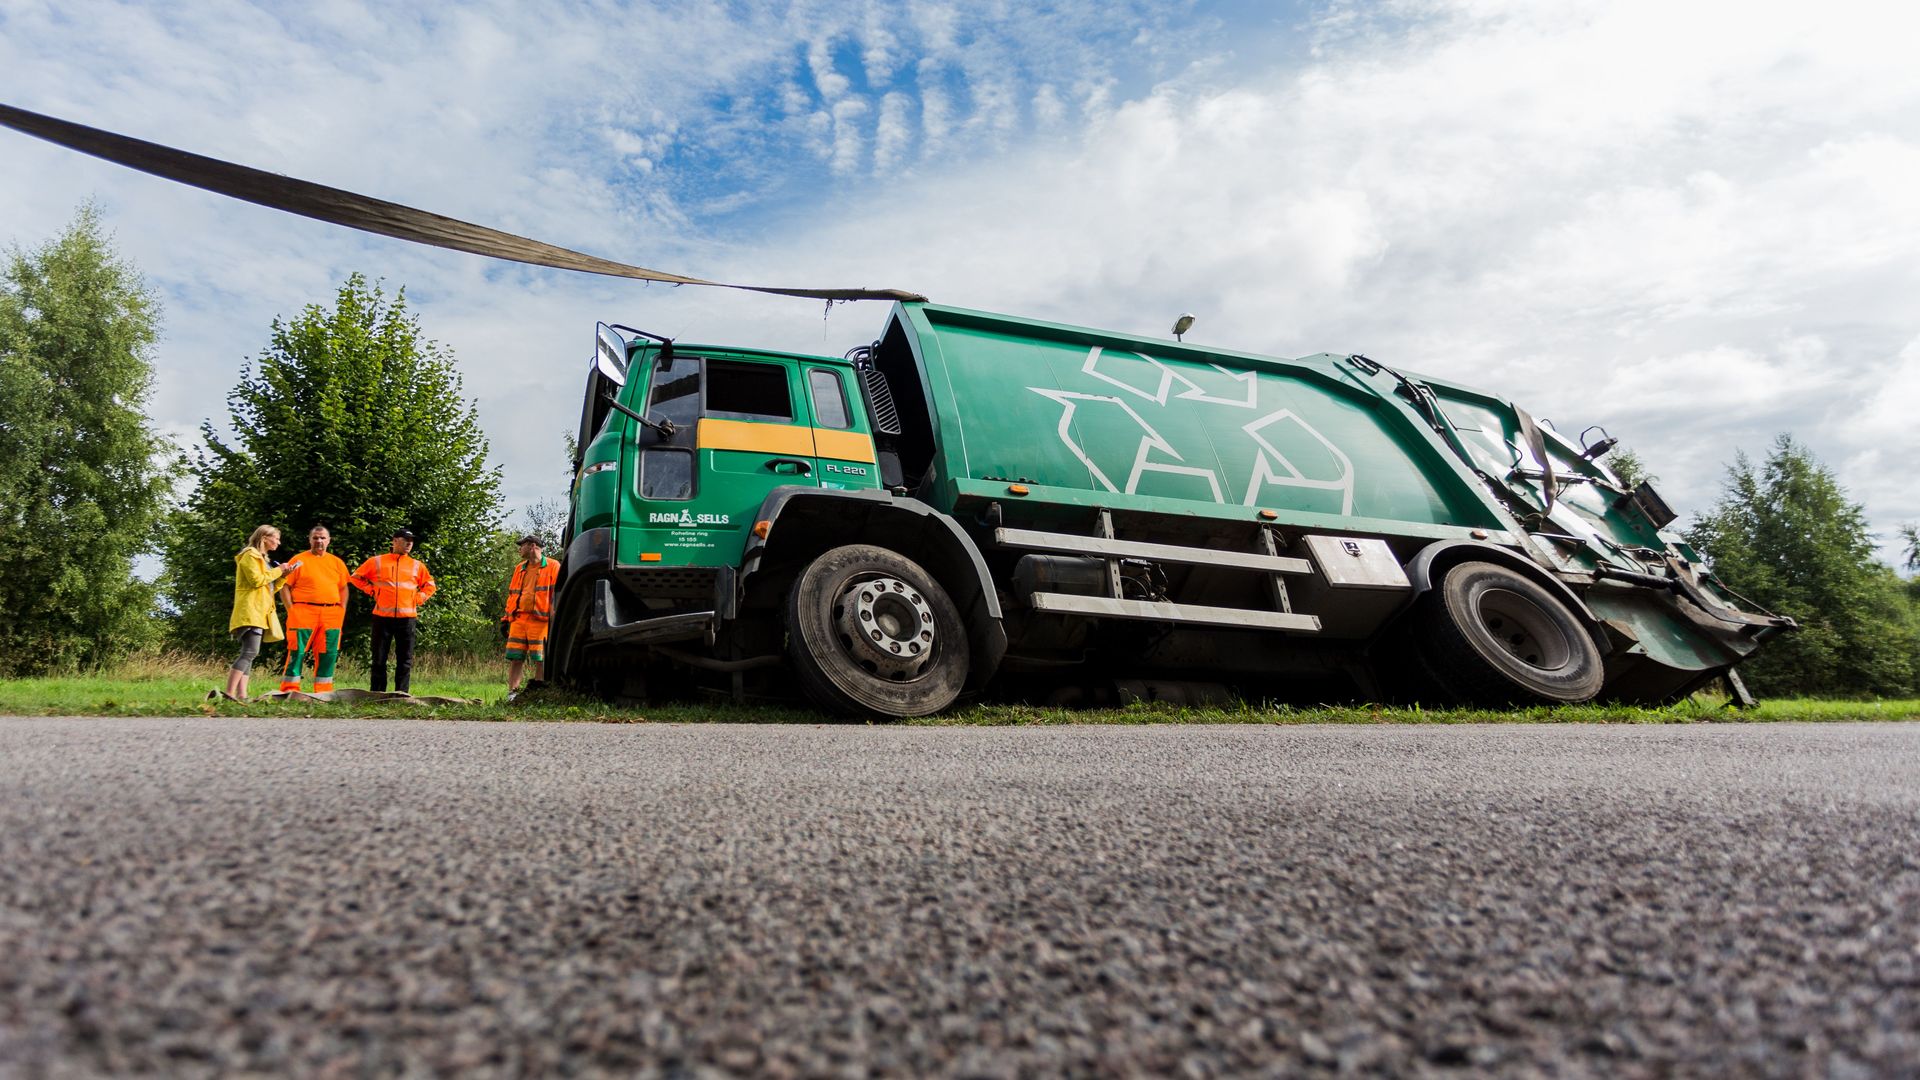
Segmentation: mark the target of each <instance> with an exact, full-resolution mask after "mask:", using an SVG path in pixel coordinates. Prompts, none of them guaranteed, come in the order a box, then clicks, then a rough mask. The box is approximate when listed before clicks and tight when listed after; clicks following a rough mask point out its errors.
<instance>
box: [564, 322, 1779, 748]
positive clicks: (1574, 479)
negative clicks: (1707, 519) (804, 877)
mask: <svg viewBox="0 0 1920 1080" xmlns="http://www.w3.org/2000/svg"><path fill="white" fill-rule="evenodd" d="M1597 430H1598V429H1589V430H1588V432H1585V433H1583V437H1584V436H1586V435H1593V433H1594V432H1595V431H1597ZM1612 445H1613V440H1612V439H1611V438H1608V437H1605V433H1604V432H1599V434H1598V435H1594V437H1592V438H1590V439H1587V440H1586V441H1584V442H1583V441H1582V440H1581V439H1577V438H1568V437H1565V436H1563V435H1562V434H1560V433H1559V432H1558V431H1556V430H1555V429H1554V427H1553V426H1552V425H1551V424H1550V423H1548V422H1546V421H1543V420H1536V419H1534V418H1533V417H1532V416H1530V415H1529V414H1528V413H1527V412H1526V411H1525V410H1524V409H1522V408H1520V407H1518V406H1517V405H1515V404H1513V403H1511V402H1509V401H1507V400H1506V399H1504V398H1502V397H1499V396H1497V395H1494V394H1490V393H1487V392H1485V391H1481V390H1476V389H1472V388H1469V387H1466V386H1462V385H1459V384H1456V383H1452V382H1448V381H1444V380H1439V379H1432V378H1427V377H1424V376H1420V375H1416V374H1413V373H1411V372H1407V371H1401V370H1397V369H1396V368H1394V367H1391V366H1388V365H1387V364H1384V363H1380V362H1378V361H1375V360H1372V359H1369V358H1368V357H1365V356H1360V355H1338V354H1319V355H1314V356H1306V357H1301V358H1298V359H1282V358H1277V357H1270V356H1260V355H1254V354H1249V353H1243V352H1231V351H1225V350H1220V349H1214V348H1209V347H1206V346H1204V345H1199V344H1193V343H1187V342H1182V341H1168V340H1159V339H1151V338H1142V337H1137V336H1131V335H1127V334H1119V333H1111V332H1106V331H1100V330H1091V329H1086V328H1082V327H1075V326H1065V325H1058V324H1053V323H1047V322H1039V321H1034V320H1030V319H1021V318H1014V317H1010V316H1005V315H996V314H990V313H986V312H980V311H970V310H965V309H960V308H954V307H945V306H940V305H935V304H932V303H925V302H902V303H899V304H896V305H895V306H894V307H893V308H892V310H891V312H890V314H889V317H888V319H887V321H886V324H885V328H884V330H883V332H882V333H881V334H880V335H879V336H878V337H877V338H876V339H874V341H873V342H872V343H871V344H869V345H865V346H862V347H860V348H856V349H854V350H852V351H851V352H849V353H848V354H847V355H846V356H845V357H823V356H804V355H794V354H788V353H777V352H768V351H761V350H754V349H744V348H737V347H732V346H725V345H696V344H689V343H685V342H679V341H674V340H671V339H668V338H666V337H662V336H660V335H656V334H651V333H647V332H645V331H642V330H638V329H635V328H632V327H626V326H617V325H616V326H609V325H606V324H602V325H601V326H600V327H599V328H598V334H597V337H596V351H595V356H594V361H593V364H592V367H591V369H590V371H589V373H588V376H587V386H586V395H585V401H584V404H583V408H582V413H581V420H580V431H579V440H578V443H577V453H578V458H577V460H576V461H575V462H574V481H573V487H572V493H571V520H570V524H569V528H568V537H567V542H566V545H565V557H564V567H565V570H564V578H563V581H562V585H561V588H560V592H559V597H558V600H557V602H556V604H555V608H554V622H553V626H552V630H551V634H550V638H549V645H548V649H549V652H548V675H549V678H550V679H554V680H559V681H564V682H567V683H572V684H575V685H582V686H587V687H592V688H595V689H597V690H599V691H601V692H604V693H608V694H612V695H629V696H640V695H649V696H657V695H673V694H684V693H691V692H698V691H709V692H722V693H730V694H733V695H735V696H736V697H761V696H765V697H779V696H793V695H795V694H801V695H804V696H805V697H806V698H808V699H810V700H811V701H812V702H813V703H814V704H816V705H817V706H818V707H820V708H822V709H825V710H827V711H830V712H833V713H838V714H842V715H849V716H863V717H877V718H889V717H909V716H921V715H926V714H931V713H936V712H939V711H940V710H942V709H945V708H947V707H949V706H951V705H952V704H953V703H954V702H956V701H957V700H960V699H961V698H962V697H963V696H978V695H993V694H1012V695H1026V696H1038V697H1040V698H1043V699H1045V700H1050V701H1074V700H1082V701H1103V700H1125V699H1128V698H1145V699H1165V700H1175V701H1194V700H1203V699H1207V698H1210V697H1213V696H1215V695H1220V694H1239V695H1244V696H1248V697H1252V698H1256V699H1295V700H1299V699H1307V700H1331V699H1334V698H1341V697H1344V698H1349V699H1351V698H1360V697H1365V698H1369V699H1374V700H1383V699H1397V700H1419V701H1426V702H1434V703H1472V704H1509V703H1571V702H1581V701H1587V700H1591V699H1595V698H1602V699H1610V700H1620V701H1625V702H1634V703H1651V702H1660V701H1667V700H1671V699H1674V698H1676V697H1679V696H1682V695H1685V694H1687V693H1690V692H1692V691H1693V690H1694V689H1696V688H1698V687H1700V686H1701V685H1702V684H1704V683H1707V682H1708V681H1709V680H1713V679H1716V678H1723V677H1725V678H1729V679H1730V680H1731V682H1732V685H1735V686H1737V685H1738V684H1737V676H1734V675H1733V669H1734V667H1735V665H1737V664H1738V663H1739V662H1740V661H1741V660H1743V659H1744V658H1746V657H1747V656H1749V655H1751V654H1752V653H1753V652H1754V650H1755V649H1757V648H1758V647H1760V645H1761V644H1762V643H1763V642H1764V641H1766V640H1767V639H1768V638H1769V637H1771V636H1773V635H1776V634H1779V633H1782V632H1785V631H1788V630H1791V629H1792V628H1793V623H1792V621H1791V620H1790V619H1787V618H1783V617H1777V616H1774V615H1771V614H1768V613H1766V612H1764V611H1759V610H1756V609H1755V608H1754V606H1753V605H1751V604H1750V603H1747V602H1745V601H1743V600H1742V599H1741V598H1740V597H1738V596H1735V595H1733V594H1732V593H1731V592H1729V591H1728V590H1727V589H1726V588H1725V587H1724V586H1722V585H1721V584H1720V583H1719V582H1717V581H1715V580H1714V578H1713V576H1712V574H1711V573H1710V572H1709V570H1708V569H1707V568H1706V567H1705V566H1703V565H1702V563H1701V561H1700V559H1699V558H1698V556H1697V555H1696V554H1695V553H1694V552H1693V551H1691V550H1690V549H1689V548H1688V547H1687V545H1686V544H1685V543H1684V542H1683V541H1682V540H1681V539H1680V538H1679V537H1677V536H1675V535H1673V534H1671V533H1668V532H1664V531H1662V530H1663V529H1665V528H1666V526H1667V525H1669V524H1670V523H1671V521H1672V520H1673V518H1674V514H1673V512H1672V511H1671V510H1670V509H1669V508H1668V507H1667V505H1666V504H1665V503H1664V502H1663V501H1662V500H1661V498H1660V496H1659V495H1658V494H1657V493H1656V492H1655V491H1654V490H1653V488H1652V487H1651V486H1650V485H1649V484H1646V483H1640V484H1637V485H1634V486H1632V487H1629V486H1627V485H1625V484H1623V483H1622V482H1621V481H1620V479H1619V478H1618V477H1617V476H1615V475H1614V474H1613V472H1612V471H1610V470H1609V469H1608V468H1607V466H1606V465H1605V464H1604V461H1603V458H1604V455H1605V453H1606V451H1607V450H1608V449H1609V448H1611V446H1612ZM1741 692H1742V693H1744V691H1741Z"/></svg>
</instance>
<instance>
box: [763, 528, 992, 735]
mask: <svg viewBox="0 0 1920 1080" xmlns="http://www.w3.org/2000/svg"><path fill="white" fill-rule="evenodd" d="M856 627H858V628H859V629H860V631H861V633H860V635H859V636H858V637H857V638H856V636H855V633H854V630H855V628H856ZM787 652H788V655H789V656H790V657H791V658H792V660H793V667H794V671H795V673H796V674H797V675H798V676H799V680H800V687H801V689H802V690H805V691H806V694H807V697H808V698H810V699H811V700H812V701H813V702H814V703H815V704H817V705H819V706H820V707H821V708H822V709H825V710H827V711H828V712H832V713H836V714H839V715H842V716H853V717H875V718H881V719H889V720H891V719H897V718H900V717H904V716H928V715H931V714H933V713H937V712H939V711H940V710H942V709H944V708H946V707H947V706H949V705H952V704H953V702H954V699H955V698H957V697H959V696H960V691H961V689H962V688H963V687H964V686H965V685H966V681H967V667H968V663H969V660H970V653H969V650H968V647H967V630H966V626H965V624H963V623H962V622H961V621H960V611H959V609H958V608H956V607H954V605H953V600H952V599H951V598H949V597H948V596H947V592H946V590H945V589H942V588H941V587H940V585H939V583H938V582H936V581H934V580H933V578H932V576H931V575H929V574H928V573H927V572H926V571H925V570H922V569H921V568H920V566H919V564H917V563H915V562H914V561H913V560H912V559H909V558H907V557H905V556H903V555H900V554H898V553H897V552H893V551H888V550H887V549H885V548H878V547H872V546H870V545H867V544H849V545H847V546H845V547H837V548H834V549H832V550H831V551H828V552H826V553H825V554H823V555H821V556H820V557H819V558H817V559H815V560H813V562H811V563H809V564H808V565H807V568H806V569H805V570H803V571H801V573H800V576H799V578H798V579H797V580H795V581H794V583H793V591H792V592H791V593H789V594H788V595H787Z"/></svg>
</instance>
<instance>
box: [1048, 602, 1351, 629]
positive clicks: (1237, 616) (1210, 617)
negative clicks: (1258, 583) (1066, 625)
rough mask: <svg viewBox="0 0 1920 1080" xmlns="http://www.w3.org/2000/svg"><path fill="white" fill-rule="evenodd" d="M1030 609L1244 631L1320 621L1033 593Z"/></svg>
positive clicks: (1289, 615)
mask: <svg viewBox="0 0 1920 1080" xmlns="http://www.w3.org/2000/svg"><path fill="white" fill-rule="evenodd" d="M1033 609H1034V610H1035V611H1047V612H1055V613H1058V614H1067V615H1098V616H1103V617H1105V618H1109V619H1145V620H1148V621H1150V622H1176V623H1193V624H1197V625H1201V626H1231V627H1238V628H1242V629H1248V630H1297V631H1303V632H1306V633H1313V632H1316V631H1318V630H1319V629H1320V619H1319V618H1318V617H1317V616H1314V615H1296V614H1293V613H1292V612H1285V611H1249V610H1247V609H1245V608H1226V607H1206V606H1203V605H1200V604H1166V603H1155V602H1152V601H1147V600H1115V599H1113V598H1111V597H1106V596H1080V595H1076V594H1074V593H1052V592H1037V593H1034V594H1033Z"/></svg>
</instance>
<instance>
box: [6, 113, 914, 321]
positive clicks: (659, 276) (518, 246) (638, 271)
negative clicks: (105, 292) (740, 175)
mask: <svg viewBox="0 0 1920 1080" xmlns="http://www.w3.org/2000/svg"><path fill="white" fill-rule="evenodd" d="M0 126H4V127H10V128H13V129H14V130H15V131H20V132H24V133H26V134H28V135H32V136H34V137H35V138H39V139H45V140H46V141H48V142H50V143H54V144H56V145H59V146H64V147H66V148H68V149H69V150H78V151H80V152H81V153H83V154H91V155H93V156H94V157H97V158H104V159H105V160H107V161H111V162H114V163H115V164H119V165H125V166H127V167H128V168H130V169H138V170H140V171H141V172H144V173H151V174H153V175H154V176H160V177H165V178H166V179H168V180H173V181H177V182H179V183H182V184H187V185H190V186H192V187H197V188H201V189H203V190H206V191H211V192H214V193H215V194H219V195H226V196H229V197H231V198H235V199H241V200H244V201H246V202H250V203H254V204H256V205H259V206H265V207H270V208H272V209H274V210H284V211H286V212H287V213H289V214H298V215H300V216H301V217H309V218H313V219H314V220H316V221H327V222H331V223H333V224H335V225H345V226H346V227H347V228H350V229H359V230H361V231H363V232H370V233H377V234H379V235H381V236H391V237H393V238H395V239H397V240H409V241H412V242H413V243H416V244H429V245H432V246H433V247H442V248H450V249H452V250H454V251H465V252H469V253H471V254H474V255H485V256H487V257H489V258H494V259H505V260H507V261H508V262H517V263H529V264H531V265H534V266H551V267H555V268H557V269H560V270H578V271H580V272H581V273H583V274H604V275H606V276H608V277H622V278H637V279H639V280H641V281H661V282H666V283H667V284H670V285H708V286H712V287H715V288H721V289H740V290H743V291H746V292H757V293H772V294H773V295H775V296H798V297H805V298H807V299H811V300H909V301H911V300H925V299H926V297H924V296H921V295H919V294H917V293H911V292H906V291H904V290H901V289H792V288H780V287H777V286H771V285H738V284H734V283H731V282H725V281H708V280H706V279H705V278H696V277H686V276H685V275H682V274H670V273H667V272H666V271H664V270H649V269H647V268H645V267H642V266H631V265H628V264H627V263H622V262H615V261H613V260H612V259H602V258H600V257H598V256H595V255H586V254H582V253H581V252H578V251H570V250H568V249H567V248H563V247H556V246H554V245H553V244H547V243H542V242H541V241H539V240H530V239H528V238H526V237H524V236H515V235H513V234H512V233H506V232H501V231H500V230H498V229H490V228H487V227H486V226H484V225H475V224H473V223H471V222H466V221H461V220H459V219H457V218H450V217H446V216H443V215H441V214H433V213H428V212H427V211H425V210H416V209H414V208H413V207H411V206H403V205H401V204H399V203H396V202H388V201H387V200H385V199H375V198H372V197H371V196H367V195H360V194H356V193H354V192H351V191H343V190H341V189H340V188H334V187H327V186H326V185H324V184H315V183H312V182H311V181H307V180H299V179H296V178H294V177H291V176H282V175H280V174H279V173H270V172H266V171H264V170H261V169H255V168H250V167H248V166H246V165H236V164H234V163H233V162H231V161H221V160H220V159H219V158H210V157H206V156H204V155H201V154H194V153H189V152H188V151H185V150H176V149H174V148H173V147H171V146H161V145H160V144H159V143H151V142H147V141H145V140H142V139H135V138H131V137H129V136H126V135H116V134H114V133H113V132H111V131H101V130H100V129H98V128H90V127H87V126H85V125H84V124H76V123H74V122H72V121H70V120H61V119H59V118H57V117H52V116H43V115H41V114H40V113H33V112H28V111H26V110H25V109H16V108H14V107H13V106H11V105H0Z"/></svg>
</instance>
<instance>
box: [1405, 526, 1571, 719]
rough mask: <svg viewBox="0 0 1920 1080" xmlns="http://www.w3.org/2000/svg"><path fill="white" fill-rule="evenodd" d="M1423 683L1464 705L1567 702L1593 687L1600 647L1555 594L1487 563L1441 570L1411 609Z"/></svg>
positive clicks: (1557, 703)
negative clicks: (1438, 576) (1426, 678)
mask: <svg viewBox="0 0 1920 1080" xmlns="http://www.w3.org/2000/svg"><path fill="white" fill-rule="evenodd" d="M1411 629H1412V630H1413V634H1414V641H1415V647H1416V649H1417V650H1418V652H1419V654H1420V660H1421V661H1422V664H1421V666H1422V667H1423V668H1424V669H1425V671H1424V674H1425V675H1426V676H1427V677H1428V681H1429V682H1430V683H1433V684H1438V686H1439V687H1440V688H1441V689H1442V690H1444V691H1445V692H1446V693H1447V695H1448V696H1450V697H1452V698H1453V699H1454V700H1455V701H1457V702H1459V703H1461V704H1466V705H1486V706H1501V705H1516V704H1518V705H1539V704H1546V705H1570V704H1573V703H1576V702H1581V701H1589V700H1592V698H1593V696H1594V695H1595V694H1598V693H1599V692H1600V686H1601V683H1602V681H1603V680H1604V678H1605V670H1604V668H1603V667H1602V664H1601V660H1600V650H1599V648H1598V647H1597V646H1596V645H1594V643H1593V638H1592V637H1591V636H1590V635H1589V634H1588V633H1587V629H1586V627H1585V626H1584V625H1582V623H1581V620H1580V617H1579V616H1578V615H1577V614H1575V613H1574V612H1573V611H1572V610H1571V609H1570V608H1568V607H1567V605H1566V604H1565V603H1564V602H1562V601H1561V600H1560V599H1559V598H1558V597H1556V596H1554V595H1553V594H1552V593H1550V592H1548V591H1547V590H1546V589H1545V588H1543V587H1542V586H1541V585H1539V584H1538V583H1537V582H1534V581H1532V580H1530V579H1528V578H1527V577H1526V576H1524V575H1522V574H1520V573H1517V572H1515V571H1513V570H1509V569H1507V568H1506V567H1504V566H1496V565H1494V564H1493V563H1486V562H1463V563H1459V564H1456V565H1454V566H1452V567H1450V568H1448V570H1447V571H1446V574H1445V576H1443V577H1442V578H1441V580H1440V583H1439V585H1437V586H1436V587H1435V588H1434V589H1433V590H1432V591H1431V592H1429V593H1428V594H1427V595H1426V596H1425V597H1423V598H1422V599H1421V603H1420V607H1419V608H1418V609H1416V611H1415V613H1414V620H1413V626H1412V627H1411Z"/></svg>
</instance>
